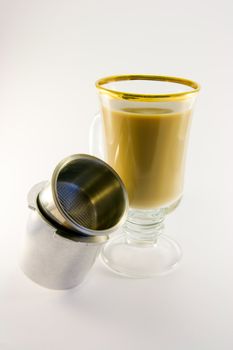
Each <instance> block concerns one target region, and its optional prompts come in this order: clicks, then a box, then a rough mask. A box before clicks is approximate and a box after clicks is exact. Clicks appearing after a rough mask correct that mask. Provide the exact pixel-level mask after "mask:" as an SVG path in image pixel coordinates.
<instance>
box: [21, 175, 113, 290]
mask: <svg viewBox="0 0 233 350" xmlns="http://www.w3.org/2000/svg"><path fill="white" fill-rule="evenodd" d="M46 185H47V183H46V182H45V183H44V182H42V183H40V184H37V185H35V186H34V187H33V188H32V189H31V191H30V192H29V195H28V205H29V208H30V209H31V210H30V215H29V218H28V224H27V230H26V234H25V236H24V241H23V245H22V250H21V258H20V266H21V269H22V270H23V272H24V273H25V274H26V275H27V276H28V277H29V278H30V279H31V280H33V281H34V282H36V283H38V284H40V285H42V286H44V287H46V288H50V289H61V290H62V289H68V288H73V287H76V286H77V285H79V284H80V283H81V282H82V281H83V280H84V279H85V278H86V275H87V273H88V271H89V270H90V269H91V267H92V266H93V264H94V262H95V260H96V258H97V256H98V255H99V253H100V250H101V247H102V245H103V244H105V242H106V241H107V240H108V236H106V235H105V236H103V235H102V236H93V235H92V236H85V235H80V234H77V233H74V232H73V231H70V230H68V229H64V228H63V227H61V226H60V225H59V224H57V223H55V222H54V223H51V221H50V220H49V219H48V218H46V217H45V216H44V215H43V214H42V213H41V212H40V210H39V208H38V203H37V197H38V194H39V192H40V191H41V190H43V189H44V188H45V186H46Z"/></svg>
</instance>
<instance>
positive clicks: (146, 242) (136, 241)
mask: <svg viewBox="0 0 233 350" xmlns="http://www.w3.org/2000/svg"><path fill="white" fill-rule="evenodd" d="M164 219H165V209H163V208H162V209H156V210H137V209H131V210H129V214H128V218H127V221H126V223H125V224H124V226H123V232H124V233H125V237H126V242H127V243H128V244H132V245H140V246H154V245H155V244H156V242H157V240H158V237H159V236H160V235H161V234H162V233H163V231H164V223H163V222H164Z"/></svg>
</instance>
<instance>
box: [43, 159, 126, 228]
mask: <svg viewBox="0 0 233 350" xmlns="http://www.w3.org/2000/svg"><path fill="white" fill-rule="evenodd" d="M38 205H39V206H40V209H41V211H42V212H43V211H44V212H45V214H46V215H48V216H49V217H51V219H53V220H56V221H57V222H58V223H59V224H61V225H63V226H64V227H67V228H69V229H72V230H75V231H78V232H81V233H84V234H88V235H106V234H108V233H111V232H112V231H114V230H115V229H116V228H117V227H118V226H119V225H120V224H121V223H122V221H123V220H124V219H125V218H126V213H127V209H128V198H127V193H126V190H125V187H124V184H123V182H122V180H121V179H120V177H119V176H118V174H117V173H116V172H115V171H114V170H113V169H112V168H111V167H110V166H109V165H108V164H106V163H105V162H104V161H102V160H100V159H98V158H96V157H93V156H90V155H86V154H78V155H73V156H70V157H68V158H65V159H64V160H62V161H61V162H60V163H59V164H58V165H57V167H56V168H55V170H54V172H53V175H52V179H51V183H50V184H49V185H48V186H47V187H46V188H45V189H43V190H42V191H41V192H40V194H39V196H38Z"/></svg>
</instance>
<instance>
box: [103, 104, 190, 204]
mask: <svg viewBox="0 0 233 350" xmlns="http://www.w3.org/2000/svg"><path fill="white" fill-rule="evenodd" d="M102 112H103V120H104V129H105V138H106V140H105V141H106V152H107V161H108V163H109V164H110V165H111V166H112V167H113V168H114V169H115V170H116V171H117V172H118V174H119V175H120V177H121V178H122V180H123V182H124V184H125V186H126V189H127V191H128V195H129V202H130V207H131V208H139V209H152V208H159V207H163V206H166V205H169V204H170V203H172V202H174V201H175V200H177V199H178V198H179V197H180V196H181V194H182V189H183V180H184V166H185V153H186V148H187V141H188V130H189V126H190V121H191V115H190V111H187V112H182V113H174V112H173V111H172V110H169V109H159V108H145V109H142V108H137V109H136V108H135V109H134V108H130V109H129V108H128V109H124V110H120V111H114V110H110V109H108V108H106V107H104V108H103V110H102Z"/></svg>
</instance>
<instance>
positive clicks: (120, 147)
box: [92, 75, 200, 277]
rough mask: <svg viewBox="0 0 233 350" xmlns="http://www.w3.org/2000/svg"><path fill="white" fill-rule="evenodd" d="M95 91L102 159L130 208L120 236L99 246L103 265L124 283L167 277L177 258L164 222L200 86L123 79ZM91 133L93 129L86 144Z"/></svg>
mask: <svg viewBox="0 0 233 350" xmlns="http://www.w3.org/2000/svg"><path fill="white" fill-rule="evenodd" d="M96 87H97V90H98V94H99V98H100V107H101V123H102V126H103V130H102V131H103V144H104V151H105V156H104V157H105V160H106V161H107V162H108V163H109V164H110V165H111V166H112V167H113V168H114V169H115V170H116V171H117V172H118V174H119V175H120V177H121V178H122V180H123V182H124V184H125V186H126V189H127V192H128V196H129V205H130V210H129V213H128V218H127V221H126V223H125V225H124V226H123V228H122V234H121V235H116V236H115V238H113V239H111V240H110V241H109V243H107V244H106V245H105V247H104V249H103V251H102V257H103V260H104V262H105V264H106V265H108V266H109V267H110V268H111V269H112V270H114V271H115V272H118V273H120V274H123V275H127V276H130V277H149V276H154V275H158V274H163V273H166V272H168V271H170V270H171V269H173V268H174V267H175V266H176V265H177V263H178V262H179V260H180V258H181V249H180V247H179V245H178V244H177V243H176V242H175V241H174V240H172V239H171V238H169V237H167V236H166V235H164V234H163V231H164V219H165V216H166V214H167V213H169V212H170V211H172V210H173V209H174V208H176V206H177V205H178V204H179V202H180V200H181V197H182V194H183V184H184V172H185V158H186V151H187V144H188V138H189V130H190V124H191V114H192V109H193V105H194V102H195V99H196V96H197V93H198V91H199V89H200V88H199V85H198V84H197V83H195V82H193V81H191V80H188V79H182V78H176V77H166V76H153V75H122V76H112V77H107V78H103V79H100V80H98V81H97V83H96ZM92 131H93V130H92ZM96 132H97V130H96V123H95V126H94V132H92V140H95V138H94V136H93V135H94V134H95V133H96ZM95 137H96V136H95ZM94 142H96V141H94ZM95 147H97V145H96V146H95Z"/></svg>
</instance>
